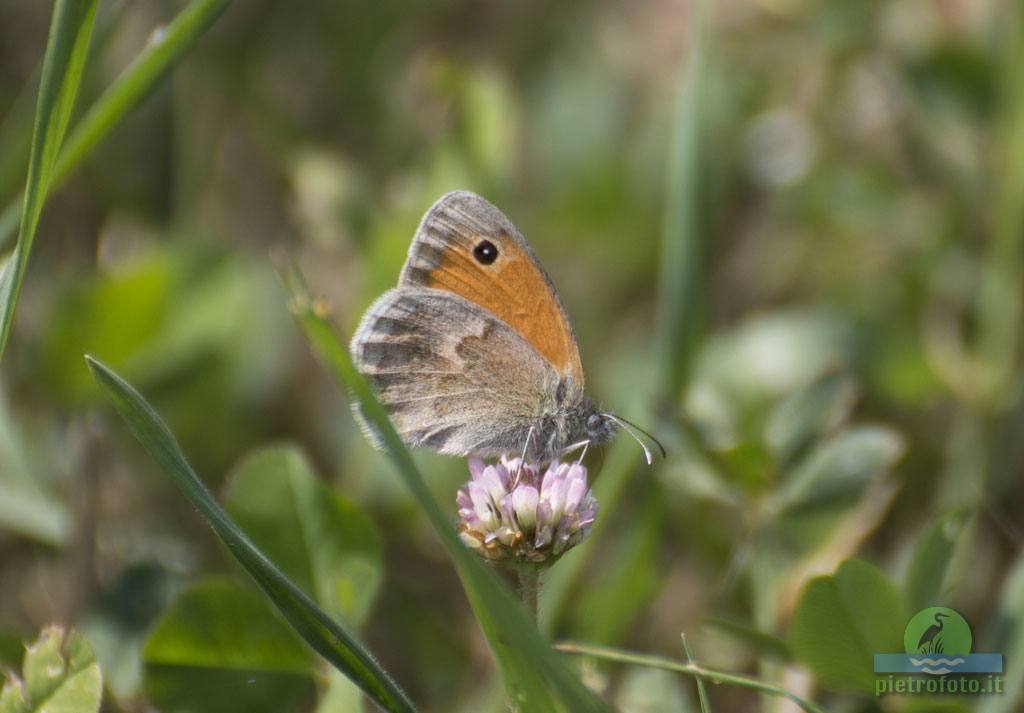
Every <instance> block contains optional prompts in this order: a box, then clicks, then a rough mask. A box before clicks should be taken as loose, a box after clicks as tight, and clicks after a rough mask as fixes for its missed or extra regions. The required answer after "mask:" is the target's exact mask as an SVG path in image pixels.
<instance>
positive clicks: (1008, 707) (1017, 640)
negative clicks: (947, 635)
mask: <svg viewBox="0 0 1024 713" xmlns="http://www.w3.org/2000/svg"><path fill="white" fill-rule="evenodd" d="M990 627H991V630H992V632H994V634H995V636H994V637H992V639H994V640H991V639H990V640H989V641H988V645H987V646H986V647H985V649H983V650H988V651H997V652H999V653H1001V654H1002V655H1003V681H1004V690H1003V695H1001V696H985V698H984V699H983V700H982V701H981V703H980V704H979V705H978V707H977V709H976V710H977V713H1013V712H1017V711H1020V710H1021V708H1022V706H1024V554H1018V555H1017V560H1016V562H1014V564H1013V566H1012V567H1011V568H1010V571H1009V573H1008V574H1007V576H1006V581H1005V583H1004V584H1003V590H1002V593H1001V594H1000V595H999V605H998V609H997V611H996V614H995V617H994V620H993V621H992V622H991V624H990ZM976 648H977V647H976Z"/></svg>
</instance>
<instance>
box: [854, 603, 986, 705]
mask: <svg viewBox="0 0 1024 713" xmlns="http://www.w3.org/2000/svg"><path fill="white" fill-rule="evenodd" d="M972 644H973V637H972V636H971V627H970V626H969V625H968V624H967V620H966V619H964V618H963V617H962V616H960V614H959V612H956V611H954V610H953V609H950V608H948V607H928V608H927V609H922V610H921V611H919V612H918V613H917V614H915V615H914V616H913V617H911V619H910V621H909V622H908V623H907V628H906V630H905V631H904V632H903V648H904V651H905V652H906V653H904V654H875V656H874V664H875V673H887V674H890V675H889V676H888V677H879V678H878V679H876V682H875V692H876V693H877V694H879V695H881V694H883V693H927V694H935V693H956V694H964V693H1002V689H1003V686H1002V683H1003V682H1002V677H1001V676H998V675H995V674H999V673H1002V670H1003V656H1002V654H972V653H971V646H972ZM893 674H926V675H928V676H931V677H934V678H932V679H931V680H928V679H907V678H897V677H896V676H895V675H893ZM950 674H989V675H988V677H987V680H985V677H984V676H982V677H978V676H970V677H968V676H966V675H964V676H952V675H950Z"/></svg>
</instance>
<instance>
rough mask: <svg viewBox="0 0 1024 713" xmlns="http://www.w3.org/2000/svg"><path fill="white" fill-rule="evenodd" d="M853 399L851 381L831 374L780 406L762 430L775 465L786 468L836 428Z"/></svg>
mask: <svg viewBox="0 0 1024 713" xmlns="http://www.w3.org/2000/svg"><path fill="white" fill-rule="evenodd" d="M856 396H857V388H856V386H855V385H854V382H853V379H851V378H850V377H849V376H848V375H846V374H844V373H842V372H835V371H833V372H830V373H828V374H826V375H825V376H823V377H822V378H820V379H818V380H817V381H815V382H813V383H812V384H810V385H809V386H807V387H805V388H802V389H799V390H798V391H796V392H795V393H794V394H792V395H790V396H789V397H787V398H786V399H784V400H783V401H782V402H781V403H779V405H778V406H776V407H775V408H774V409H773V410H772V411H771V413H769V414H768V418H767V421H766V423H765V428H764V439H765V443H767V445H768V448H769V449H770V450H771V452H772V455H773V456H774V457H775V460H776V462H777V463H778V464H779V465H780V466H781V467H783V468H784V467H786V465H787V464H789V463H790V462H791V461H792V459H793V457H794V456H796V455H797V454H799V453H800V452H801V451H803V449H804V448H806V447H807V445H808V444H809V443H810V442H811V441H812V440H813V439H815V438H818V437H820V436H824V435H827V434H829V433H831V432H833V431H835V430H836V429H837V428H839V426H840V425H842V423H843V422H844V421H845V420H846V419H847V417H848V416H849V415H850V411H851V409H852V408H853V405H854V402H855V401H856Z"/></svg>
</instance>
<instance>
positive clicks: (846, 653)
mask: <svg viewBox="0 0 1024 713" xmlns="http://www.w3.org/2000/svg"><path fill="white" fill-rule="evenodd" d="M906 623H907V622H906V617H905V615H904V605H903V600H902V599H901V597H900V594H899V592H898V590H897V589H896V587H895V586H894V585H893V584H892V582H890V581H889V579H888V578H887V577H886V576H885V574H884V573H883V572H882V571H881V570H880V569H878V568H877V567H875V566H874V565H872V564H869V563H868V562H864V561H862V560H858V559H849V560H846V561H845V562H843V564H842V565H840V566H839V569H838V570H837V571H836V573H835V574H834V575H830V576H826V577H816V578H815V579H812V580H811V581H810V582H809V583H808V584H807V587H806V588H805V589H804V591H803V594H802V595H801V597H800V601H799V603H798V604H797V607H796V613H795V614H794V616H793V623H792V625H791V627H790V631H789V642H790V646H791V647H792V649H793V653H794V655H795V656H796V658H797V659H798V660H800V661H801V662H803V663H804V664H805V665H807V667H808V668H810V669H811V671H813V672H814V674H815V676H817V678H818V680H819V681H820V682H821V684H822V685H823V686H826V687H828V688H834V689H837V690H852V691H863V692H871V691H873V690H874V681H875V674H874V672H873V658H872V657H873V655H874V654H876V653H891V652H899V651H902V641H903V629H904V628H905V627H906Z"/></svg>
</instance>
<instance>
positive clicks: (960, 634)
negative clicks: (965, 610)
mask: <svg viewBox="0 0 1024 713" xmlns="http://www.w3.org/2000/svg"><path fill="white" fill-rule="evenodd" d="M971 643H972V637H971V627H970V626H968V624H967V621H966V620H965V619H964V618H963V617H962V616H960V615H959V614H958V613H957V612H955V611H953V610H952V609H950V608H948V607H928V608H927V609H922V610H921V611H919V612H918V613H917V614H915V615H914V616H913V618H912V619H911V620H910V622H909V623H908V624H907V630H906V631H905V632H904V634H903V647H904V649H905V650H906V652H907V653H908V654H950V655H952V654H969V653H971Z"/></svg>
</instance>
